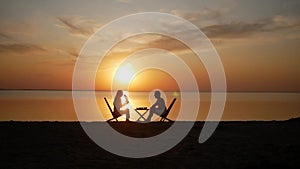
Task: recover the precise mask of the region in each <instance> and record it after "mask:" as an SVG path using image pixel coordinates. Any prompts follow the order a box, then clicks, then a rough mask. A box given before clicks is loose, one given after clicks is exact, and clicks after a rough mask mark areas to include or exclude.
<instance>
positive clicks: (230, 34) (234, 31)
mask: <svg viewBox="0 0 300 169" xmlns="http://www.w3.org/2000/svg"><path fill="white" fill-rule="evenodd" d="M299 28H300V20H299V19H298V18H294V17H288V16H284V15H274V16H272V17H270V18H267V19H263V20H258V21H256V22H230V23H224V24H215V25H210V26H206V27H203V28H202V29H201V30H202V31H203V32H204V33H205V34H206V35H207V36H208V37H209V38H217V39H228V38H244V37H248V36H250V35H254V34H259V33H264V32H275V31H280V30H291V31H292V30H299Z"/></svg>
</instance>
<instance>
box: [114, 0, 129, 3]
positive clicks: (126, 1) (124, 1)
mask: <svg viewBox="0 0 300 169" xmlns="http://www.w3.org/2000/svg"><path fill="white" fill-rule="evenodd" d="M116 1H117V2H121V3H131V2H132V1H133V0H116Z"/></svg>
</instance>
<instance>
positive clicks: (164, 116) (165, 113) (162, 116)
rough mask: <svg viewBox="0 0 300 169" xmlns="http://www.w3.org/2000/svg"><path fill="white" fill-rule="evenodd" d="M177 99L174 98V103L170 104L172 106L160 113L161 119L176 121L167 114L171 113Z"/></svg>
mask: <svg viewBox="0 0 300 169" xmlns="http://www.w3.org/2000/svg"><path fill="white" fill-rule="evenodd" d="M175 101H176V98H174V99H173V101H172V103H171V104H170V106H169V107H168V108H167V109H166V110H165V111H164V112H163V113H162V114H161V115H160V117H161V119H160V121H162V122H163V121H165V120H168V121H171V122H174V121H173V120H171V119H169V118H167V116H168V115H169V113H170V111H171V109H172V107H173V105H174V103H175Z"/></svg>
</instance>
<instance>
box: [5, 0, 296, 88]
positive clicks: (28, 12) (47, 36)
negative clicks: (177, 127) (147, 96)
mask: <svg viewBox="0 0 300 169" xmlns="http://www.w3.org/2000/svg"><path fill="white" fill-rule="evenodd" d="M270 6H271V7H272V8H270ZM299 6H300V3H299V1H296V0H295V1H293V0H291V1H284V0H276V1H272V2H267V1H266V2H261V1H258V0H255V1H251V2H249V1H237V0H236V1H235V0H222V1H220V2H218V3H215V2H211V1H201V2H199V1H192V0H191V1H186V2H182V1H177V0H175V1H164V2H161V1H157V2H155V1H153V2H152V3H151V4H150V3H148V2H141V1H139V2H137V1H134V0H132V1H126V2H125V1H111V2H110V1H103V2H102V1H100V2H94V3H86V2H84V1H78V2H73V3H72V4H70V3H68V2H67V1H59V2H45V3H40V2H39V1H34V0H31V1H26V3H25V2H20V1H1V10H0V20H1V22H0V79H1V80H0V88H1V89H55V90H71V89H72V74H73V69H74V65H75V62H76V59H77V56H78V52H79V51H80V49H81V48H82V46H83V45H84V43H85V41H86V40H87V39H88V38H89V36H90V35H91V34H92V33H93V32H95V31H96V30H97V29H99V28H100V27H101V26H103V25H104V24H106V23H108V22H109V21H112V20H113V19H116V18H118V17H121V16H124V15H127V14H131V13H135V12H143V11H159V12H167V13H171V14H174V15H177V16H180V17H183V18H185V19H187V20H189V21H190V22H192V23H193V24H195V25H196V26H197V27H199V28H200V29H201V30H202V31H203V32H204V33H205V34H206V35H207V36H208V38H210V40H211V41H212V43H213V44H214V46H215V48H216V50H217V52H218V53H219V56H220V59H221V60H222V62H223V65H224V70H225V74H226V79H227V87H228V90H229V91H278V92H282V91H286V92H299V91H300V87H299V86H300V69H299V63H300V57H299V54H300V48H299V44H300V36H299V35H300V19H299V12H298V11H299V10H298V9H299ZM149 47H155V48H161V49H165V50H168V51H170V52H173V53H175V54H177V55H178V56H179V57H180V58H182V59H183V60H184V61H185V62H186V63H187V64H188V65H189V66H190V68H191V69H192V71H193V73H194V75H195V77H196V80H197V83H198V85H199V89H200V90H201V91H209V90H210V82H209V80H208V77H207V73H206V70H205V68H204V67H203V65H202V63H201V62H200V61H199V60H197V59H196V56H194V54H193V53H192V52H191V51H190V50H189V49H187V48H186V47H185V46H184V45H183V44H181V43H179V42H178V41H176V40H174V39H170V38H166V37H161V36H158V35H144V36H140V37H133V38H131V39H127V40H125V41H123V42H121V43H120V44H118V45H117V46H115V48H114V49H113V50H112V51H111V53H110V55H108V56H107V57H106V58H105V60H104V61H103V63H102V64H101V65H99V70H98V74H97V77H96V78H95V81H96V82H95V83H96V89H97V90H109V89H110V85H111V80H112V76H113V73H114V71H115V70H116V65H118V63H119V62H120V60H121V59H122V58H125V57H127V56H128V55H129V54H131V53H132V52H135V51H137V50H140V49H144V48H149ZM133 69H134V65H133ZM183 76H184V75H183ZM160 81H163V82H164V83H157V82H160ZM152 88H163V89H166V90H176V89H177V84H176V83H175V81H174V79H172V77H170V76H169V75H167V74H166V73H163V72H161V71H157V70H156V71H151V70H148V71H146V72H142V73H140V74H139V75H138V76H137V77H136V79H133V81H132V83H131V85H130V89H131V90H151V89H152Z"/></svg>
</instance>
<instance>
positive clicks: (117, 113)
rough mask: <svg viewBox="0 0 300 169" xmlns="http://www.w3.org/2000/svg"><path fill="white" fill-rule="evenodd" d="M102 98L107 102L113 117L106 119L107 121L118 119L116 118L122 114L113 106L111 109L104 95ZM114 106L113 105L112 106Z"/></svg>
mask: <svg viewBox="0 0 300 169" xmlns="http://www.w3.org/2000/svg"><path fill="white" fill-rule="evenodd" d="M104 100H105V102H106V104H107V107H108V109H109V111H110V113H111V115H112V116H113V118H111V119H109V120H107V122H110V121H112V120H116V121H118V118H119V117H120V116H122V115H121V114H120V113H119V112H118V111H117V110H116V109H115V108H114V111H113V110H112V108H111V107H110V105H109V103H108V101H107V99H106V97H104ZM114 107H115V106H114Z"/></svg>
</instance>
